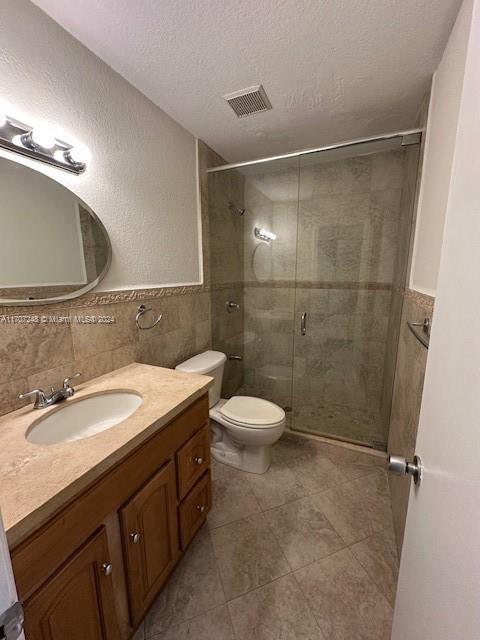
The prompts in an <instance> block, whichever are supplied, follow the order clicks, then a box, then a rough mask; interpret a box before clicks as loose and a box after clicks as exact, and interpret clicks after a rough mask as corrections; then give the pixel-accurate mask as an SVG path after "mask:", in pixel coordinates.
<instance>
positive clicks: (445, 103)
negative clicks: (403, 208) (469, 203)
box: [410, 0, 473, 296]
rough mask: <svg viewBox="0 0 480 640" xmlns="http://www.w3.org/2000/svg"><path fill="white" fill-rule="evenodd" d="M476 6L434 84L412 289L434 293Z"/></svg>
mask: <svg viewBox="0 0 480 640" xmlns="http://www.w3.org/2000/svg"><path fill="white" fill-rule="evenodd" d="M472 7H473V3H472V2H471V0H466V1H465V2H464V3H463V4H462V7H461V10H460V13H459V14H458V17H457V20H456V22H455V26H454V28H453V30H452V33H451V34H450V37H449V40H448V43H447V46H446V48H445V51H444V53H443V56H442V60H441V62H440V65H439V67H438V69H437V71H436V72H435V75H434V78H433V83H432V96H431V100H430V110H429V115H428V126H427V130H426V141H425V155H424V167H423V177H422V183H421V186H420V198H419V204H418V214H417V229H416V233H415V245H414V250H413V251H414V253H413V265H412V272H411V274H410V287H411V288H412V289H415V290H416V291H421V292H422V293H425V294H427V295H430V296H434V295H435V290H436V287H437V276H438V268H439V264H440V254H441V251H442V242H443V228H444V224H445V214H446V209H447V199H448V194H449V187H450V174H451V169H452V163H453V154H454V149H455V138H456V135H457V125H458V114H459V111H460V100H461V96H462V87H463V78H464V73H465V60H466V55H467V45H468V39H469V36H470V24H471V14H472Z"/></svg>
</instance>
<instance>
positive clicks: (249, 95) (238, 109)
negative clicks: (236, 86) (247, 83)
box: [223, 84, 272, 118]
mask: <svg viewBox="0 0 480 640" xmlns="http://www.w3.org/2000/svg"><path fill="white" fill-rule="evenodd" d="M223 97H224V98H225V100H226V101H227V102H228V104H229V105H230V106H231V107H232V109H233V110H234V111H235V113H236V114H237V116H238V117H239V118H245V116H251V115H253V114H254V113H261V112H262V111H269V109H271V108H272V105H271V103H270V100H269V99H268V97H267V94H266V93H265V89H264V88H263V87H262V85H261V84H257V85H255V86H254V87H247V89H241V90H240V91H234V92H233V93H227V95H226V96H223Z"/></svg>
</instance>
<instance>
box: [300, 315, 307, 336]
mask: <svg viewBox="0 0 480 640" xmlns="http://www.w3.org/2000/svg"><path fill="white" fill-rule="evenodd" d="M300 333H301V334H302V336H305V335H307V312H306V311H304V312H303V313H302V317H301V319H300Z"/></svg>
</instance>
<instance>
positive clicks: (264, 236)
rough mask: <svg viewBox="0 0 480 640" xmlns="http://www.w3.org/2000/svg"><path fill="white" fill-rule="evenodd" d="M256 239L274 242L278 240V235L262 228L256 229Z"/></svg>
mask: <svg viewBox="0 0 480 640" xmlns="http://www.w3.org/2000/svg"><path fill="white" fill-rule="evenodd" d="M255 237H256V238H258V240H263V241H264V242H271V241H272V240H276V239H277V235H276V234H275V233H272V232H271V231H268V230H267V229H262V228H260V227H255Z"/></svg>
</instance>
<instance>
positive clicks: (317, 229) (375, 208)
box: [292, 144, 409, 449]
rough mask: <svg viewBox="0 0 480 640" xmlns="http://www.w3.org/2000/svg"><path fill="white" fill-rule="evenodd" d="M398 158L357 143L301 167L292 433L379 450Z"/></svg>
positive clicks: (388, 382)
mask: <svg viewBox="0 0 480 640" xmlns="http://www.w3.org/2000/svg"><path fill="white" fill-rule="evenodd" d="M405 154H406V151H405V149H403V148H402V147H400V146H399V145H397V148H394V149H387V150H380V151H377V150H376V149H375V148H373V149H372V147H371V145H370V146H369V145H368V144H366V145H357V146H356V147H354V148H350V149H343V150H341V152H340V153H338V152H335V154H333V153H332V152H321V153H312V154H308V155H304V156H302V157H301V159H300V168H299V208H298V234H297V269H296V295H295V320H294V323H295V326H294V367H293V391H292V398H293V428H294V429H296V430H299V431H304V432H308V433H314V434H316V435H324V436H328V437H333V438H336V439H340V440H346V441H349V442H353V443H358V444H363V445H367V446H370V447H375V448H380V449H385V447H386V442H387V437H388V426H389V417H390V403H391V394H392V386H393V372H394V368H395V359H396V337H395V328H396V327H397V328H398V323H399V321H400V318H399V316H398V308H397V307H398V305H394V304H392V301H393V297H392V292H393V291H394V289H395V285H396V284H397V285H398V283H399V282H400V281H401V276H402V273H403V272H402V273H401V271H402V269H403V268H404V261H403V262H402V261H401V260H400V261H399V259H398V258H399V256H398V255H397V254H398V246H399V239H400V236H401V234H402V233H403V234H404V235H405V233H408V231H409V227H408V225H405V224H404V223H403V226H402V223H401V212H402V206H401V205H402V187H403V179H404V165H405ZM402 229H403V231H402ZM404 245H405V246H404V247H403V248H402V251H403V252H404V254H405V255H406V256H408V239H407V241H406V242H404ZM398 290H400V286H398ZM397 293H398V291H397ZM395 309H396V311H395ZM400 309H401V307H400ZM394 311H395V313H396V316H395V318H392V312H394ZM395 323H396V324H395Z"/></svg>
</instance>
